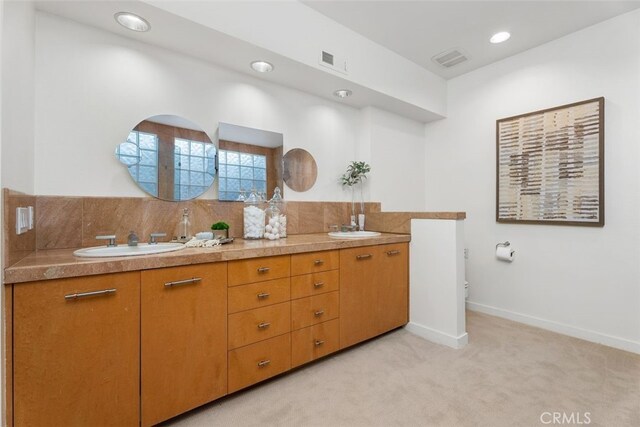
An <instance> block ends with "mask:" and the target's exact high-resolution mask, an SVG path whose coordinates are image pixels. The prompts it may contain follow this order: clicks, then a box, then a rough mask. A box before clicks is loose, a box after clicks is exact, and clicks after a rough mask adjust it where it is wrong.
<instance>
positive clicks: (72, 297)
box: [64, 289, 116, 300]
mask: <svg viewBox="0 0 640 427" xmlns="http://www.w3.org/2000/svg"><path fill="white" fill-rule="evenodd" d="M115 293H116V290H115V289H104V290H101V291H91V292H79V293H76V294H69V295H65V296H64V299H66V300H75V299H78V298H86V297H97V296H101V295H110V294H115Z"/></svg>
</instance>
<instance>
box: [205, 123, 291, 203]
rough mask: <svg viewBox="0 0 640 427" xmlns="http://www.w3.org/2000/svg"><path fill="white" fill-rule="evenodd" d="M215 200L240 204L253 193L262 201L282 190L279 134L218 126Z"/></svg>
mask: <svg viewBox="0 0 640 427" xmlns="http://www.w3.org/2000/svg"><path fill="white" fill-rule="evenodd" d="M218 136H219V141H218V143H219V171H218V174H219V184H218V198H219V200H226V201H238V200H239V201H242V200H243V199H244V197H246V196H248V195H249V193H250V192H251V190H252V189H255V190H256V191H258V192H259V193H261V194H262V195H263V196H264V197H265V198H269V197H271V196H272V195H273V191H274V189H275V188H276V187H280V188H281V189H282V144H283V136H282V134H281V133H277V132H270V131H265V130H260V129H253V128H248V127H244V126H238V125H231V124H227V123H220V127H219V129H218Z"/></svg>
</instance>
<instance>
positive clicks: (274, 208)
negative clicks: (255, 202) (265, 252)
mask: <svg viewBox="0 0 640 427" xmlns="http://www.w3.org/2000/svg"><path fill="white" fill-rule="evenodd" d="M267 221H268V222H267V225H266V226H265V235H264V237H265V238H266V239H270V240H275V239H280V238H283V237H287V215H286V206H285V203H284V200H282V195H281V193H280V189H279V188H278V187H276V188H275V190H274V191H273V197H272V198H271V200H270V201H269V207H268V208H267Z"/></svg>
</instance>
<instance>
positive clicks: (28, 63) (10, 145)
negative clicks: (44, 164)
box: [2, 1, 35, 193]
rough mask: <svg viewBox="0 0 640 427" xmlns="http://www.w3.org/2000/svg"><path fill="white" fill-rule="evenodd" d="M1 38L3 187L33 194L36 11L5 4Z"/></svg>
mask: <svg viewBox="0 0 640 427" xmlns="http://www.w3.org/2000/svg"><path fill="white" fill-rule="evenodd" d="M4 4H5V6H4V17H3V29H2V31H3V37H2V69H3V73H2V115H3V116H2V122H3V126H2V139H3V140H4V141H5V144H4V145H3V146H2V159H3V162H2V186H3V187H9V188H11V189H13V190H17V191H22V192H25V193H32V192H33V189H34V180H33V168H34V162H33V153H34V142H33V141H34V130H33V129H34V89H33V82H34V38H35V32H34V28H35V10H34V6H33V3H32V2H29V1H7V2H4Z"/></svg>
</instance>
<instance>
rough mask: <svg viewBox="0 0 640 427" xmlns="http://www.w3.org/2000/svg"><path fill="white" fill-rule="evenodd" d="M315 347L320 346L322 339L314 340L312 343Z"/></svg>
mask: <svg viewBox="0 0 640 427" xmlns="http://www.w3.org/2000/svg"><path fill="white" fill-rule="evenodd" d="M313 344H314V345H315V346H316V347H320V346H321V345H322V344H324V341H322V340H315V342H314V343H313Z"/></svg>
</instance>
